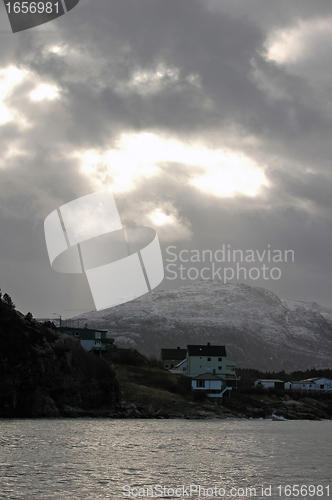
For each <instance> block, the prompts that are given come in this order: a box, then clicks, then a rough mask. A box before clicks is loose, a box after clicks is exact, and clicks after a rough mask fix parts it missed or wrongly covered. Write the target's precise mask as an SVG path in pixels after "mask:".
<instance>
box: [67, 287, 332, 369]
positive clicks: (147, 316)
mask: <svg viewBox="0 0 332 500" xmlns="http://www.w3.org/2000/svg"><path fill="white" fill-rule="evenodd" d="M79 318H80V316H77V317H76V318H72V319H71V320H69V321H68V322H67V323H70V322H71V321H73V322H74V323H73V324H75V322H76V320H77V319H79ZM84 318H86V319H87V321H88V323H89V326H90V327H92V326H93V327H99V328H107V329H109V330H110V332H111V335H112V337H114V338H115V339H116V343H117V344H118V345H120V346H126V347H133V348H136V349H138V350H139V351H141V352H142V353H144V354H147V355H154V356H159V353H160V349H161V347H176V346H181V347H185V346H186V345H187V344H195V343H196V344H200V343H202V344H204V343H206V342H211V344H222V345H226V348H227V355H228V357H229V358H231V359H233V360H234V361H235V362H236V363H237V364H238V366H239V367H247V368H256V369H260V370H264V371H279V370H283V369H284V370H286V371H287V370H304V369H309V368H313V367H315V368H328V367H330V366H331V359H332V310H330V309H328V308H325V307H323V306H320V305H319V304H317V303H315V302H310V303H309V302H308V303H307V302H303V301H290V300H282V299H280V298H279V297H278V296H277V295H276V294H274V293H273V292H271V291H269V290H266V289H264V288H261V287H254V286H250V285H246V284H242V283H237V284H233V283H228V284H221V283H220V282H219V281H217V280H203V281H197V282H195V283H193V284H189V285H184V286H182V287H180V288H177V289H172V290H158V291H153V292H151V293H149V294H146V295H144V296H143V297H139V298H138V299H135V300H133V301H131V302H127V303H125V304H121V305H119V306H116V307H113V308H111V309H104V310H102V311H94V312H91V313H85V314H84Z"/></svg>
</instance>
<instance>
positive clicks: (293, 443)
mask: <svg viewBox="0 0 332 500" xmlns="http://www.w3.org/2000/svg"><path fill="white" fill-rule="evenodd" d="M0 431H1V434H0V436H1V437H0V498H1V499H6V500H11V499H15V500H16V499H29V500H30V499H31V500H32V499H34V500H48V499H66V500H67V499H73V500H74V499H79V500H85V499H86V500H88V499H89V500H94V499H103V500H104V499H109V498H112V499H115V500H118V499H122V498H135V497H134V496H133V495H134V494H136V495H137V494H138V493H139V490H129V487H130V488H137V487H141V488H144V489H145V490H146V489H147V488H148V487H150V488H151V487H155V486H156V485H161V486H163V487H165V488H169V490H165V492H166V495H164V491H162V492H160V489H159V490H155V491H154V492H153V493H154V494H155V495H156V496H155V498H190V496H188V495H187V494H184V495H183V494H182V493H181V488H182V487H184V488H188V487H190V485H196V486H201V488H202V489H201V492H200V494H201V496H200V497H201V498H204V496H203V495H204V491H205V494H206V496H205V498H221V497H220V496H218V493H217V496H216V494H215V492H214V493H213V496H211V494H212V491H211V490H207V488H217V491H218V489H219V490H220V488H224V489H225V492H226V496H224V497H223V498H235V499H239V498H253V497H255V498H273V499H277V498H282V499H285V498H296V495H293V494H291V495H290V494H289V493H290V492H289V490H286V493H285V491H284V489H283V487H284V486H286V485H308V486H309V485H315V486H316V487H317V486H318V485H322V486H324V490H319V491H318V490H315V491H314V494H312V495H309V493H308V494H307V495H306V496H300V497H299V496H298V497H297V498H324V499H325V498H328V494H329V496H332V474H331V463H332V447H331V441H332V422H331V421H317V422H316V421H315V422H313V421H267V420H195V421H193V420H190V421H189V420H106V419H103V420H101V419H95V420H92V419H81V420H72V419H60V420H1V421H0ZM262 485H263V486H264V488H269V486H271V495H270V496H268V494H269V489H267V490H266V489H265V490H264V491H265V492H266V495H263V496H262ZM279 485H281V486H282V488H279V489H278V486H279ZM328 485H330V491H328V489H327V488H326V487H327V486H328ZM125 486H127V489H125V490H124V489H123V488H124V487H125ZM171 488H180V489H178V490H175V491H174V493H173V492H172V489H171ZM203 488H205V490H204V489H203ZM232 488H233V489H232ZM234 488H236V490H235V489H234ZM246 488H255V490H251V492H250V491H249V490H246ZM237 490H238V491H237ZM182 491H183V490H182ZM311 491H313V489H311ZM302 492H305V490H303V491H302ZM322 492H323V494H321V493H322ZM129 493H130V494H132V496H128V495H129ZM140 493H141V494H143V493H144V490H140ZM172 493H173V494H172ZM187 493H188V494H190V490H188V489H187ZM221 493H223V491H221ZM295 493H296V490H295ZM124 494H126V495H127V496H124ZM147 494H150V496H145V497H144V496H139V497H137V496H136V498H151V494H152V490H151V489H150V490H148V491H147ZM208 494H209V495H210V496H207V495H208ZM167 495H169V496H167ZM180 495H181V496H180ZM192 498H199V496H198V493H194V492H193V490H192Z"/></svg>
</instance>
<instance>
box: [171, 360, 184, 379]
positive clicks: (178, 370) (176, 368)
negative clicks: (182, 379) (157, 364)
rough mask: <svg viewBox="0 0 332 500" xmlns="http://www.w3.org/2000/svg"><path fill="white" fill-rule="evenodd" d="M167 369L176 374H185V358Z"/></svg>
mask: <svg viewBox="0 0 332 500" xmlns="http://www.w3.org/2000/svg"><path fill="white" fill-rule="evenodd" d="M169 371H170V372H171V373H176V374H180V373H182V375H185V374H186V371H187V360H186V359H184V360H182V361H180V363H178V364H177V365H175V366H174V367H173V368H170V370H169Z"/></svg>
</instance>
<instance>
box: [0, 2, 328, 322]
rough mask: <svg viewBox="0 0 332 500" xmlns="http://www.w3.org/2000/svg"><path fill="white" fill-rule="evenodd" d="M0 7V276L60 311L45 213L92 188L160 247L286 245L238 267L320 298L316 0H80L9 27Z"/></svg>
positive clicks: (319, 28) (294, 292) (323, 25)
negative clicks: (104, 192)
mask: <svg viewBox="0 0 332 500" xmlns="http://www.w3.org/2000/svg"><path fill="white" fill-rule="evenodd" d="M0 15H1V33H0V36H1V38H2V43H1V44H0V91H1V92H0V146H1V151H2V155H1V158H0V175H1V184H0V208H1V214H0V224H1V250H0V269H1V286H2V288H3V289H6V290H8V291H9V293H11V294H12V295H13V296H14V297H15V298H16V301H17V303H18V306H19V307H21V308H22V309H23V310H24V311H26V310H28V309H31V310H32V312H34V313H35V314H36V315H51V314H53V312H57V313H59V310H61V311H60V312H62V314H63V315H67V316H70V315H72V314H74V313H73V312H70V311H69V310H67V308H68V306H67V305H66V300H65V298H64V295H63V293H62V290H63V286H64V283H66V286H67V287H69V288H70V287H71V286H72V287H73V288H72V290H71V291H70V292H72V293H73V295H75V290H76V291H77V289H78V288H77V287H79V285H78V284H73V283H70V282H69V281H66V282H64V281H63V280H65V279H67V278H61V277H59V276H57V275H55V274H54V272H53V271H52V270H51V269H50V266H49V263H48V260H47V253H46V247H45V242H44V236H43V220H44V219H45V217H46V216H47V215H48V214H49V213H50V212H52V211H53V210H54V209H55V208H57V207H58V206H60V205H62V204H64V203H66V202H68V201H71V200H73V199H75V198H77V197H78V196H83V195H85V194H88V193H90V192H93V191H97V190H101V189H104V188H106V187H109V188H111V190H112V192H113V193H114V195H115V198H116V201H117V205H118V208H119V212H120V216H121V219H122V222H123V223H124V224H126V225H132V224H141V225H147V226H152V227H154V228H155V229H156V230H157V231H158V235H159V238H160V241H161V242H162V245H163V249H164V250H165V248H166V246H167V245H168V244H172V245H174V244H175V245H178V247H179V248H211V249H217V248H219V247H220V246H221V245H222V244H224V243H225V244H231V245H233V246H234V247H236V248H242V249H244V250H245V249H247V248H266V247H267V245H268V244H270V245H273V246H274V247H275V248H280V249H293V250H294V252H295V255H296V262H295V263H294V265H293V266H290V267H289V268H287V272H285V276H283V278H282V279H281V280H279V281H278V282H273V283H272V282H263V281H262V282H255V283H251V284H256V285H257V284H258V285H261V286H265V287H266V288H270V289H272V290H273V291H275V292H276V293H278V294H279V295H281V296H282V297H285V298H290V299H292V298H295V299H302V300H317V301H319V302H321V303H324V304H328V303H329V300H330V299H329V294H330V292H329V290H330V279H331V272H332V268H331V262H330V257H329V256H330V248H331V244H332V237H331V234H332V231H331V225H332V224H331V202H330V199H331V197H330V192H331V188H332V182H331V158H332V148H331V139H330V137H331V124H332V98H331V89H330V81H331V76H332V75H331V72H332V69H331V64H330V58H331V56H330V54H331V46H332V32H331V30H330V25H331V22H330V21H331V19H332V9H331V6H330V2H327V1H323V0H318V1H317V2H315V6H314V8H313V4H312V2H309V1H303V2H300V3H299V2H297V1H296V0H289V1H287V2H285V1H274V0H273V1H272V2H269V5H267V3H266V2H265V1H264V0H252V2H250V5H249V2H247V1H245V0H235V1H233V2H228V1H226V0H225V1H224V0H218V1H214V0H209V1H207V2H204V1H203V0H182V1H181V2H179V1H178V0H176V1H175V0H167V1H166V0H139V1H133V0H130V1H129V0H126V1H123V0H121V1H120V0H114V1H113V0H112V1H110V0H100V1H98V2H93V1H92V0H86V1H82V2H80V4H79V6H77V8H76V9H74V10H73V11H72V12H71V13H69V14H68V15H67V16H64V17H62V18H59V19H58V20H56V21H53V22H52V23H49V24H48V25H47V28H45V27H40V28H35V29H33V30H30V31H27V32H24V33H23V32H22V33H18V34H15V35H14V34H12V33H10V32H9V29H8V26H6V22H7V20H6V18H5V10H4V7H3V5H1V6H0ZM4 46H6V50H4ZM162 286H164V287H165V286H167V283H164V284H163V285H162ZM77 295H78V297H80V294H79V292H77ZM75 307H76V308H77V309H79V307H80V305H79V300H78V299H77V304H76V306H75ZM53 309H56V311H54V310H53ZM83 309H84V306H83Z"/></svg>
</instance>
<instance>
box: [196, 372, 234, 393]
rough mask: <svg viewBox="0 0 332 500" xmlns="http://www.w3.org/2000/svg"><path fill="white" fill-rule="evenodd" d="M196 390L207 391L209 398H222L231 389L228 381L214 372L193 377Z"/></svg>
mask: <svg viewBox="0 0 332 500" xmlns="http://www.w3.org/2000/svg"><path fill="white" fill-rule="evenodd" d="M191 387H192V389H193V390H194V391H205V392H206V395H207V396H208V397H209V398H222V396H223V394H224V393H225V392H226V391H231V390H232V387H228V385H227V384H226V382H225V381H224V380H222V379H221V378H220V377H218V376H217V375H213V373H203V374H202V375H198V376H197V377H193V378H192V379H191Z"/></svg>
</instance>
